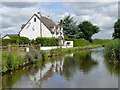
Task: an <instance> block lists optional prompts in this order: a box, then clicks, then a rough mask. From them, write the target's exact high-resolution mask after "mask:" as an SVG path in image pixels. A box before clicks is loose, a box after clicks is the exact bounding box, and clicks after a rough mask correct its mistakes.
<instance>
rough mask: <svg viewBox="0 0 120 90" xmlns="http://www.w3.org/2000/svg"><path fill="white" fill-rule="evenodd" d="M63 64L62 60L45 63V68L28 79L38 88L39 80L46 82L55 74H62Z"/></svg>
mask: <svg viewBox="0 0 120 90" xmlns="http://www.w3.org/2000/svg"><path fill="white" fill-rule="evenodd" d="M63 64H64V59H63V60H62V61H55V62H54V63H51V62H49V63H47V64H45V67H44V68H43V69H42V70H40V69H39V71H38V72H37V73H35V74H34V75H30V77H29V79H30V80H31V81H32V83H33V84H36V85H38V86H41V83H42V82H41V80H47V79H49V77H51V76H52V75H54V73H56V72H62V71H63Z"/></svg>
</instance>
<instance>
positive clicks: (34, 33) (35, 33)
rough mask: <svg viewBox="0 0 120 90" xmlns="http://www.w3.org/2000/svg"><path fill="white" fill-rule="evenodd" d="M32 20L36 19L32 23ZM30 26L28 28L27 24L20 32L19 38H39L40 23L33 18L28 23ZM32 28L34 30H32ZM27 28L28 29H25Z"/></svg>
mask: <svg viewBox="0 0 120 90" xmlns="http://www.w3.org/2000/svg"><path fill="white" fill-rule="evenodd" d="M34 18H36V22H34ZM29 23H31V24H30V26H29V27H28V25H29V24H27V25H26V26H25V27H24V28H23V30H22V31H21V32H20V36H23V37H28V38H29V39H31V40H32V39H36V38H37V37H40V27H39V26H40V21H39V19H38V18H37V17H36V16H34V17H33V18H32V19H31V20H30V21H29ZM33 26H34V30H33V29H32V28H33ZM27 27H28V28H27Z"/></svg>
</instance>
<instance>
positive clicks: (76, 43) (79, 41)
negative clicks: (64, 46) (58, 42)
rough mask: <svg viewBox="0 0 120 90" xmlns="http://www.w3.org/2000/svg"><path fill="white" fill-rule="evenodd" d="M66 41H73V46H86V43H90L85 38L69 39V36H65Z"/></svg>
mask: <svg viewBox="0 0 120 90" xmlns="http://www.w3.org/2000/svg"><path fill="white" fill-rule="evenodd" d="M65 40H66V41H73V46H74V47H77V46H84V45H88V44H89V41H87V40H84V39H69V38H65Z"/></svg>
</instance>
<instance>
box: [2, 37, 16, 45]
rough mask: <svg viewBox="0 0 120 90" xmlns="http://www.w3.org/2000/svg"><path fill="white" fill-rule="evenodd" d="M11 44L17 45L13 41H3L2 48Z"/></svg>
mask: <svg viewBox="0 0 120 90" xmlns="http://www.w3.org/2000/svg"><path fill="white" fill-rule="evenodd" d="M9 43H10V44H16V41H15V40H11V39H2V46H7V45H8V44H9Z"/></svg>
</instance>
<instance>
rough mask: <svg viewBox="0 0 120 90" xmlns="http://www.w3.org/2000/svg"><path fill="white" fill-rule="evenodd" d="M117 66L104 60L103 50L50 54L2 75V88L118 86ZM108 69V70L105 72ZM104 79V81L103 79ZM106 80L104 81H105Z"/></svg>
mask: <svg viewBox="0 0 120 90" xmlns="http://www.w3.org/2000/svg"><path fill="white" fill-rule="evenodd" d="M117 70H118V68H117V66H116V67H114V69H113V67H112V66H111V65H109V64H108V63H105V62H104V57H103V56H102V55H101V52H98V51H97V52H96V51H89V50H88V51H80V52H75V53H72V54H68V55H66V56H61V57H54V58H48V59H47V60H45V62H44V63H41V62H39V63H37V64H33V65H32V64H31V65H29V66H26V67H23V68H21V69H20V70H17V71H13V72H10V73H8V74H5V75H3V78H2V86H3V88H23V87H24V88H27V87H29V88H40V87H57V88H58V87H64V88H65V87H81V88H84V87H85V88H86V87H88V88H93V87H96V88H98V87H103V88H104V87H108V88H110V87H117V83H118V82H117V77H116V78H114V77H112V76H111V75H110V74H108V73H107V72H110V73H111V72H112V73H115V74H118V72H117ZM106 73H107V74H106ZM100 82H101V83H100ZM103 82H104V83H103Z"/></svg>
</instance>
